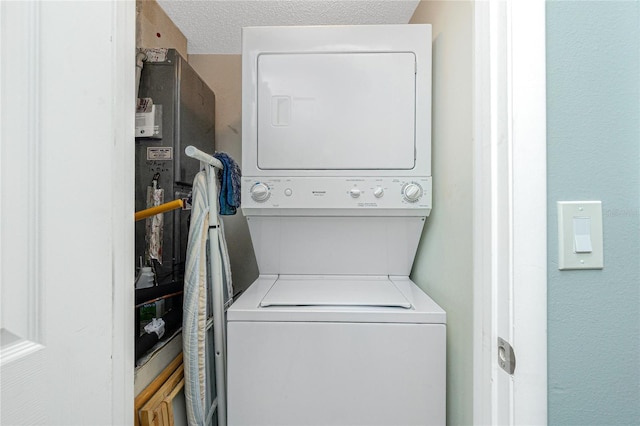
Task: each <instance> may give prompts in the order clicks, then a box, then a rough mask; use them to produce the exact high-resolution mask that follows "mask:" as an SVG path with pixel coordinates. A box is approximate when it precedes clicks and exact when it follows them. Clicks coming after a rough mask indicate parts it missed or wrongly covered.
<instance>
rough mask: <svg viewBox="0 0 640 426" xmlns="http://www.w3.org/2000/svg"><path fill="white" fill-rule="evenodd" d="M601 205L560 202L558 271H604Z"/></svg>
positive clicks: (597, 203) (598, 203) (600, 203)
mask: <svg viewBox="0 0 640 426" xmlns="http://www.w3.org/2000/svg"><path fill="white" fill-rule="evenodd" d="M602 239H603V238H602V202H600V201H558V245H559V247H558V268H559V269H562V270H564V269H602V268H603V267H604V260H603V259H604V256H603V248H602Z"/></svg>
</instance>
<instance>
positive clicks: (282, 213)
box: [227, 25, 446, 426]
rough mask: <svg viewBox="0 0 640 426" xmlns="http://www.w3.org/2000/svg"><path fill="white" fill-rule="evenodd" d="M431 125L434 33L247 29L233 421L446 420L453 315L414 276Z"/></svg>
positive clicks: (233, 318)
mask: <svg viewBox="0 0 640 426" xmlns="http://www.w3.org/2000/svg"><path fill="white" fill-rule="evenodd" d="M430 117H431V27H430V26H429V25H386V26H337V27H260V28H245V29H244V30H243V157H242V167H243V181H242V186H243V188H242V203H243V205H242V209H243V213H244V214H245V216H246V217H247V221H248V223H249V229H250V232H251V239H252V242H253V246H254V250H255V252H256V258H257V260H258V268H259V271H260V277H259V278H258V280H257V281H256V282H255V283H254V284H252V285H251V287H250V288H249V289H248V290H247V291H246V292H245V293H244V294H243V295H242V296H241V297H240V298H239V299H238V300H237V301H236V302H235V303H234V304H233V305H232V306H231V307H230V308H229V310H228V312H227V320H228V325H227V339H228V342H227V343H228V421H229V424H230V425H232V426H240V425H253V426H267V425H278V426H285V425H296V426H302V425H323V426H330V425H336V426H337V425H363V426H364V425H367V426H369V425H380V426H391V425H437V424H444V423H445V370H446V369H445V342H446V314H445V312H444V311H443V310H442V309H441V308H440V307H439V306H438V305H437V304H436V303H435V302H434V301H433V300H431V299H430V298H429V297H428V296H427V295H426V294H425V293H424V292H422V290H420V289H419V288H418V287H417V286H416V285H415V284H414V283H413V282H411V280H409V278H408V276H409V274H410V272H411V267H412V265H413V260H414V257H415V253H416V250H417V246H418V243H419V240H420V235H421V233H422V229H423V226H424V221H425V219H426V217H427V216H428V214H429V212H430V211H431V139H430V133H431V126H430V123H431V120H430Z"/></svg>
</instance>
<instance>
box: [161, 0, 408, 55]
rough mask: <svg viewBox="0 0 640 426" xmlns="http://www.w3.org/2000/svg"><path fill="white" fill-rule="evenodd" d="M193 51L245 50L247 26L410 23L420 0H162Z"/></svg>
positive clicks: (226, 51)
mask: <svg viewBox="0 0 640 426" xmlns="http://www.w3.org/2000/svg"><path fill="white" fill-rule="evenodd" d="M158 3H159V4H160V6H161V7H162V9H164V11H165V12H166V13H167V15H169V17H170V18H171V19H172V20H173V22H174V23H175V24H176V25H177V26H178V28H180V31H182V33H183V34H184V35H185V36H186V37H187V40H188V42H189V45H188V50H189V53H190V54H207V53H223V54H233V53H240V33H241V28H242V27H247V26H262V25H346V24H406V23H407V22H409V19H410V18H411V16H412V15H413V12H414V11H415V9H416V7H417V6H418V3H419V0H378V1H371V0H278V1H274V0H251V1H247V0H158Z"/></svg>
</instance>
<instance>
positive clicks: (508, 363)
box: [498, 337, 516, 374]
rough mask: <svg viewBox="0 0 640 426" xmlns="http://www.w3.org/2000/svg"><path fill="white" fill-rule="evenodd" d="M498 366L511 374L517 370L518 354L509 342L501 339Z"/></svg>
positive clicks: (499, 340) (499, 341) (499, 338)
mask: <svg viewBox="0 0 640 426" xmlns="http://www.w3.org/2000/svg"><path fill="white" fill-rule="evenodd" d="M498 365H499V366H500V368H502V369H503V370H504V371H506V372H507V373H509V374H513V372H514V371H515V369H516V353H515V352H514V351H513V348H512V347H511V345H510V344H509V342H507V341H506V340H504V339H503V338H501V337H498Z"/></svg>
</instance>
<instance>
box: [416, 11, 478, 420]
mask: <svg viewBox="0 0 640 426" xmlns="http://www.w3.org/2000/svg"><path fill="white" fill-rule="evenodd" d="M473 13H474V9H473V3H472V2H470V1H425V0H423V1H421V2H420V4H419V6H418V8H417V9H416V12H415V13H414V15H413V17H412V19H411V21H410V22H411V23H427V24H432V25H433V108H432V110H433V116H432V120H433V123H432V125H433V130H432V145H433V148H432V173H433V211H432V213H431V216H430V217H429V218H428V219H427V222H426V226H425V229H424V232H423V235H422V241H421V243H420V246H419V248H418V254H417V255H416V260H415V263H414V265H413V271H412V274H411V278H412V279H413V280H414V281H415V282H416V283H417V284H418V285H419V286H420V287H421V288H422V289H424V290H425V291H426V292H427V293H428V294H429V295H430V296H431V297H432V298H433V299H434V300H435V301H436V302H437V303H438V304H440V306H442V308H443V309H444V310H445V311H446V312H447V423H448V424H450V425H469V424H472V415H473V410H472V409H473V405H472V403H473V399H472V397H473V395H472V390H473V382H472V368H473V358H472V354H473V346H472V344H473V336H472V329H473V282H472V280H473V274H472V273H473V268H472V267H473V259H472V209H473V205H472V198H473V197H472V191H473V180H472V176H473V174H472V173H473V170H472V132H473V126H472V104H473V97H472V95H473V90H472V89H473V80H472V75H473Z"/></svg>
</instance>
